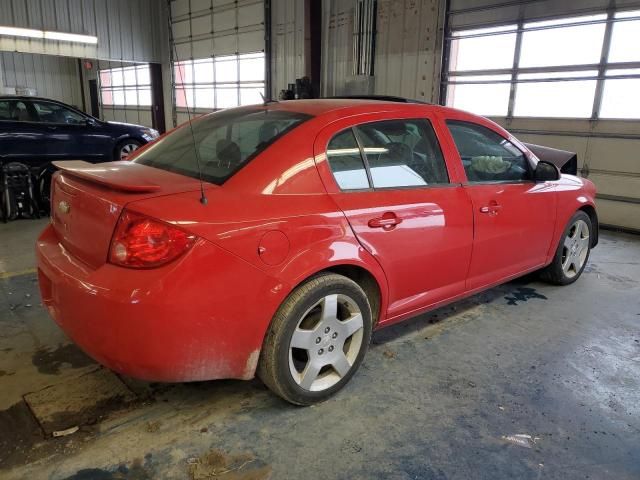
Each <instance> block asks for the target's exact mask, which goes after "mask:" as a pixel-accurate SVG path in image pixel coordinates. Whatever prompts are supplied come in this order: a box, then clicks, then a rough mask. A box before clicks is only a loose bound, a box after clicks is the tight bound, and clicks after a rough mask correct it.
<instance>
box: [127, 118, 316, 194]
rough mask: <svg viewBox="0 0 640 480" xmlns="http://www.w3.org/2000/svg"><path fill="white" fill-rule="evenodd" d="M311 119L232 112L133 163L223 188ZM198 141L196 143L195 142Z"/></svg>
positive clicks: (184, 131)
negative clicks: (256, 158) (244, 167)
mask: <svg viewBox="0 0 640 480" xmlns="http://www.w3.org/2000/svg"><path fill="white" fill-rule="evenodd" d="M308 118H310V116H309V115H305V114H302V113H297V112H285V111H280V110H273V111H269V110H263V109H259V110H258V109H255V110H247V109H241V110H237V109H233V110H225V111H222V112H218V113H214V114H212V115H209V116H207V117H204V118H201V119H198V120H194V121H193V123H192V127H193V136H192V133H191V128H189V125H185V126H183V127H182V128H180V129H178V130H177V131H175V132H174V133H172V134H170V135H167V136H166V137H164V138H163V139H161V140H159V141H158V142H157V143H156V144H155V145H153V146H151V147H150V148H149V149H148V150H146V151H144V152H142V153H141V154H140V155H139V156H138V157H136V158H135V160H133V161H134V162H136V163H141V164H143V165H148V166H150V167H155V168H160V169H163V170H169V171H171V172H175V173H180V174H182V175H187V176H189V177H194V178H198V165H197V162H196V151H197V152H198V157H199V160H200V167H201V169H202V179H203V180H205V181H207V182H211V183H215V184H217V185H222V184H223V183H224V182H225V180H227V179H229V178H230V177H231V176H233V175H234V174H235V173H236V172H237V171H238V170H240V169H241V168H242V167H243V166H244V165H246V164H247V163H249V161H251V160H252V159H253V158H254V157H255V156H257V155H258V154H259V153H260V152H262V151H263V150H264V149H265V148H267V147H268V146H269V145H271V144H272V143H273V142H274V141H276V140H277V139H278V138H280V137H281V136H283V135H284V134H286V133H288V132H289V131H291V129H293V128H295V127H296V126H297V125H299V124H300V123H302V122H303V121H305V120H307V119H308ZM194 138H195V141H194Z"/></svg>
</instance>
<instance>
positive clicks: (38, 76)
mask: <svg viewBox="0 0 640 480" xmlns="http://www.w3.org/2000/svg"><path fill="white" fill-rule="evenodd" d="M0 72H2V78H1V79H0V80H2V81H1V82H0V84H2V85H4V87H5V88H7V87H9V88H15V87H28V88H33V89H35V91H36V94H37V95H38V96H40V97H47V98H52V99H54V100H59V101H61V102H64V103H67V104H69V105H73V106H74V107H76V108H79V109H80V110H82V89H81V87H80V77H79V76H78V62H77V61H76V60H75V59H72V58H68V57H54V56H52V55H37V54H30V53H15V52H0Z"/></svg>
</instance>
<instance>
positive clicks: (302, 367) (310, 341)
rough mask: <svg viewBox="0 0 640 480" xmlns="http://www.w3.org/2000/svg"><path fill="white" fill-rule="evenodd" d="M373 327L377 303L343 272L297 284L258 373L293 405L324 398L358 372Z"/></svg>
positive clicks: (266, 344)
mask: <svg viewBox="0 0 640 480" xmlns="http://www.w3.org/2000/svg"><path fill="white" fill-rule="evenodd" d="M371 331H372V315H371V306H370V303H369V300H368V299H367V295H366V294H365V292H364V291H363V290H362V288H360V286H359V285H358V284H357V283H356V282H354V281H353V280H350V279H349V278H347V277H344V276H342V275H337V274H334V273H324V274H320V275H317V276H315V277H312V278H311V279H309V280H308V281H307V282H305V283H303V284H302V285H300V286H299V287H298V288H296V289H295V290H294V291H293V292H292V293H291V294H290V295H289V296H288V297H287V299H286V300H285V301H284V302H283V304H282V305H281V306H280V308H279V309H278V311H277V312H276V314H275V316H274V317H273V320H272V322H271V325H270V327H269V330H268V331H267V334H266V336H265V339H264V342H263V346H262V351H261V353H260V360H259V363H258V372H257V374H258V376H259V377H260V379H261V380H262V381H263V382H264V383H265V384H266V385H267V386H268V387H269V388H270V389H271V390H272V391H273V392H274V393H275V394H277V395H279V396H280V397H282V398H283V399H285V400H286V401H288V402H290V403H293V404H295V405H312V404H315V403H319V402H322V401H324V400H326V399H328V398H329V397H331V396H332V395H334V394H335V393H336V392H338V391H339V390H340V389H341V388H342V387H344V385H345V384H346V383H347V382H348V381H349V379H350V378H351V377H352V376H353V374H354V373H355V372H356V370H357V369H358V367H359V366H360V364H361V363H362V361H363V359H364V356H365V354H366V351H367V349H368V347H369V343H370V341H371Z"/></svg>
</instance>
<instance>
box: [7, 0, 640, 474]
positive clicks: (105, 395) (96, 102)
mask: <svg viewBox="0 0 640 480" xmlns="http://www.w3.org/2000/svg"><path fill="white" fill-rule="evenodd" d="M52 32H53V33H58V34H70V35H71V36H70V37H66V38H65V37H64V36H62V37H61V36H60V35H58V36H55V35H54V36H51V35H49V36H47V34H51V33H52ZM5 95H25V96H38V97H44V98H48V99H52V100H56V101H59V102H63V103H65V104H68V105H71V106H73V107H74V108H76V109H78V110H80V111H83V112H86V113H87V114H89V115H92V116H94V117H96V118H99V119H100V120H104V121H115V122H124V123H131V124H136V125H141V126H143V127H147V128H152V129H155V130H157V131H158V132H160V133H164V132H166V131H169V130H171V129H172V128H174V127H176V126H177V125H180V124H182V123H184V122H185V121H188V120H189V118H190V117H192V116H193V117H195V116H199V115H202V114H205V113H209V112H211V111H214V110H219V109H225V108H231V107H236V106H240V105H247V104H254V103H262V101H263V98H265V99H278V98H283V99H288V98H320V97H334V96H363V95H364V96H371V95H382V96H396V97H404V98H410V99H415V100H420V101H423V102H429V103H434V104H443V105H448V106H452V107H455V108H459V109H463V110H468V111H471V112H473V113H477V114H480V115H483V116H487V117H488V118H490V119H492V120H494V121H495V122H497V123H498V124H500V125H501V126H503V127H504V128H506V129H507V130H508V131H509V132H510V133H512V134H513V135H515V136H516V137H517V138H518V139H520V140H522V141H523V142H529V143H533V144H539V145H545V146H549V147H553V148H557V149H562V150H568V151H571V152H575V153H576V154H577V164H576V165H575V166H574V167H573V168H574V169H575V171H576V173H577V174H578V175H579V176H582V177H584V178H588V179H590V180H592V181H593V182H594V183H595V185H596V187H597V189H598V193H597V200H596V201H597V207H598V215H599V220H600V226H601V231H600V242H599V245H598V247H597V248H596V249H594V251H593V252H592V256H591V258H590V260H589V263H588V265H587V267H586V270H585V272H584V275H583V277H582V278H581V279H580V280H579V281H578V282H576V283H574V284H572V285H569V286H566V287H563V288H558V287H552V286H550V285H547V284H544V283H542V282H540V281H539V280H538V279H537V277H536V276H535V275H528V276H526V277H523V278H519V279H517V280H514V281H512V282H509V283H507V284H504V285H501V286H499V287H496V288H493V289H491V290H489V291H487V292H484V293H481V294H479V295H475V296H473V297H470V298H468V299H466V300H464V301H461V302H458V303H455V304H453V305H450V306H448V307H443V308H441V309H438V310H435V311H432V312H429V313H426V314H423V315H420V316H418V317H416V318H414V319H411V320H408V321H405V322H403V323H400V324H398V325H394V326H392V327H388V328H385V329H381V330H379V331H377V332H376V333H375V334H374V337H373V344H372V346H371V349H370V351H369V353H368V354H367V357H366V359H365V362H364V364H363V365H362V368H361V369H360V371H359V372H358V374H357V375H356V376H355V377H354V378H353V380H352V381H351V383H349V384H348V385H347V386H346V388H345V389H344V390H343V391H342V392H340V393H339V394H338V395H337V396H335V397H333V398H332V399H330V400H328V401H327V402H325V403H322V404H319V405H316V406H314V407H310V408H295V407H292V406H291V405H289V404H287V403H285V402H284V401H282V400H280V399H279V398H277V397H276V396H274V395H273V394H271V393H270V392H269V391H268V390H267V389H266V387H265V386H264V385H263V384H262V383H261V382H260V381H259V380H258V379H255V380H252V381H249V382H243V381H235V380H233V381H232V380H225V381H212V382H201V383H185V384H158V383H147V382H141V381H137V380H134V379H131V378H128V377H125V376H121V375H117V374H115V373H113V372H111V371H109V370H107V369H105V368H103V367H101V366H99V365H98V364H97V363H95V362H94V361H93V360H92V359H91V358H89V357H88V356H86V355H85V354H84V353H83V352H82V351H81V350H80V349H79V348H78V347H76V346H75V345H74V344H73V343H71V341H70V340H69V339H68V338H67V337H66V336H65V335H64V333H63V332H62V331H61V330H60V329H59V328H58V327H57V325H56V324H55V322H53V320H51V318H50V317H49V315H48V313H47V311H46V309H45V308H44V307H43V306H42V303H41V301H40V294H39V291H38V275H37V271H36V267H35V253H34V244H35V241H36V238H37V236H38V234H39V233H40V231H41V230H42V229H43V228H44V227H45V225H46V224H47V222H48V221H49V220H48V218H39V219H38V218H20V219H15V220H13V221H9V222H8V223H0V478H3V479H4V478H7V479H25V478H29V479H30V478H33V479H39V478H50V479H55V480H59V479H65V480H70V479H74V480H81V479H82V480H87V479H131V480H133V479H136V480H139V479H155V478H172V479H173V478H175V479H205V478H218V477H220V478H221V479H267V478H273V479H287V478H300V477H303V476H305V477H307V478H339V479H342V478H344V479H347V478H354V479H355V478H358V479H359V478H363V479H368V478H389V479H457V478H463V479H467V478H487V479H489V478H491V479H495V478H509V479H510V478H522V479H529V478H531V479H540V478H562V479H573V478H576V479H577V478H581V479H582V478H591V479H638V478H640V442H639V441H638V439H639V438H640V300H639V298H640V297H639V295H640V237H639V236H638V235H640V155H639V154H638V151H640V2H637V1H633V0H586V1H576V0H567V1H563V2H557V1H552V0H509V1H506V0H502V1H499V0H341V1H337V0H300V1H295V0H264V1H256V0H235V1H229V0H169V1H165V0H109V1H108V2H106V1H100V0H40V1H23V0H0V97H2V96H5ZM293 101H295V100H293ZM0 115H2V110H0ZM4 123H5V121H4V120H3V119H2V118H0V163H1V162H5V161H6V158H5V156H4V153H3V148H4V147H3V145H4V143H3V142H6V137H5V138H3V137H4V136H3V135H2V129H3V124H4ZM25 161H26V160H25ZM42 216H43V217H46V213H45V212H43V213H42ZM325 455H326V456H325Z"/></svg>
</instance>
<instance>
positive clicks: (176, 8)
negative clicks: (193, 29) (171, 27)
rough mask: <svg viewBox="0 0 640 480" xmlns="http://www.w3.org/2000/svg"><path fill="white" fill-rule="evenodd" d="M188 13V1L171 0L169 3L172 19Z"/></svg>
mask: <svg viewBox="0 0 640 480" xmlns="http://www.w3.org/2000/svg"><path fill="white" fill-rule="evenodd" d="M188 13H189V0H173V2H171V14H172V16H173V18H176V17H179V16H181V15H186V14H188Z"/></svg>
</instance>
